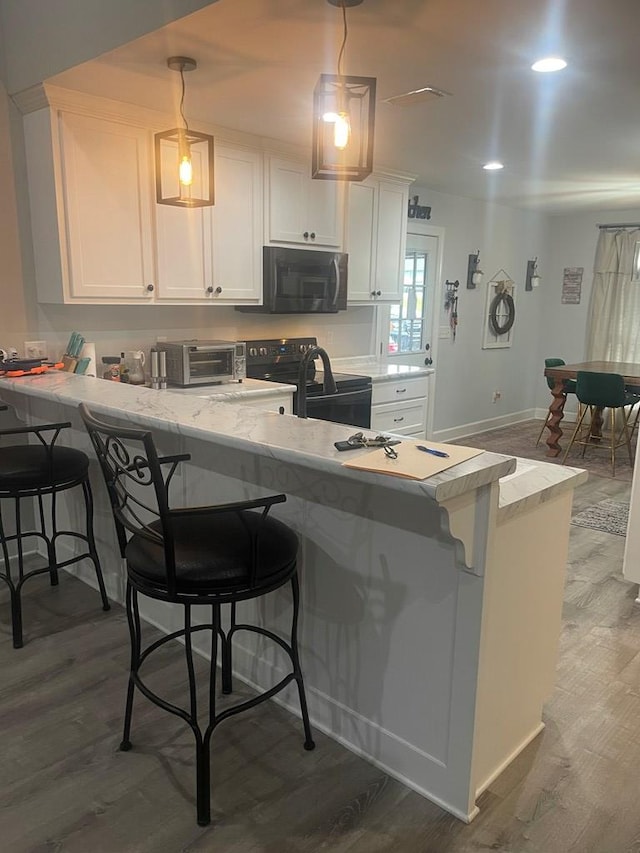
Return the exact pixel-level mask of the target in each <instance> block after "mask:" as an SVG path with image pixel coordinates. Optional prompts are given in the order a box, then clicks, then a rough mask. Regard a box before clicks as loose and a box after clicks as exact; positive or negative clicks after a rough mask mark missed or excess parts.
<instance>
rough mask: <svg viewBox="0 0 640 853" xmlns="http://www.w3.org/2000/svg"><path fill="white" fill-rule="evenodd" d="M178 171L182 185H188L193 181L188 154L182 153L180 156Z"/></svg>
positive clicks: (191, 166)
mask: <svg viewBox="0 0 640 853" xmlns="http://www.w3.org/2000/svg"><path fill="white" fill-rule="evenodd" d="M178 173H179V175H180V183H181V184H182V186H183V187H190V186H191V184H192V183H193V165H192V163H191V157H189V155H188V154H183V155H182V157H181V158H180V165H179V167H178Z"/></svg>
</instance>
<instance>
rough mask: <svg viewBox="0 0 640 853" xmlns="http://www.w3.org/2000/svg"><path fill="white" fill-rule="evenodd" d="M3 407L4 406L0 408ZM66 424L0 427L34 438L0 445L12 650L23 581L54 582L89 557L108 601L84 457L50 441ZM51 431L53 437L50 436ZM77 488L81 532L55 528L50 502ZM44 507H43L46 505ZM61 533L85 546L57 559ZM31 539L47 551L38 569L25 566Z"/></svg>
mask: <svg viewBox="0 0 640 853" xmlns="http://www.w3.org/2000/svg"><path fill="white" fill-rule="evenodd" d="M1 408H2V409H6V408H7V407H6V406H2V407H1ZM70 426H71V424H70V423H56V424H45V425H43V426H33V427H16V428H15V429H0V438H4V437H5V436H16V435H33V436H35V437H36V438H37V439H38V443H36V444H12V445H7V444H4V443H0V547H1V548H2V557H3V562H4V566H3V568H4V571H0V578H2V580H3V581H4V582H5V583H6V584H7V586H8V587H9V592H10V596H11V624H12V631H13V645H14V648H16V649H19V648H21V647H22V645H23V638H22V602H21V597H20V596H21V592H22V587H23V585H24V583H25V582H26V581H27V580H29V578H32V577H35V576H36V575H41V574H44V573H45V572H48V573H49V576H50V579H51V586H56V585H57V584H58V570H59V569H62V568H64V567H65V566H69V565H71V564H72V563H77V562H78V561H80V560H84V559H89V560H91V561H92V562H93V565H94V568H95V571H96V577H97V579H98V586H99V588H100V596H101V598H102V609H103V610H109V600H108V598H107V593H106V590H105V586H104V580H103V577H102V570H101V568H100V561H99V559H98V553H97V551H96V543H95V539H94V536H93V499H92V495H91V486H90V484H89V457H88V456H87V454H86V453H83V452H82V451H80V450H75V449H73V448H71V447H63V446H59V445H56V440H57V438H58V436H59V434H60V432H61V430H63V429H65V428H66V427H70ZM51 433H53V437H51V436H50V434H51ZM76 486H80V487H81V488H82V492H83V495H84V503H85V523H86V526H85V532H84V533H80V532H78V531H76V530H60V529H58V519H57V506H56V500H57V496H58V494H59V493H60V492H63V491H66V490H67V489H73V488H75V487H76ZM26 498H31V499H35V501H34V509H35V507H36V506H37V511H36V512H35V513H34V514H35V515H36V516H37V517H36V518H34V528H36V529H34V530H24V529H23V512H22V503H21V502H22V501H23V500H24V499H26ZM7 500H11V501H13V505H14V512H13V524H12V527H11V528H10V529H7V524H6V523H5V518H4V516H3V513H2V509H3V506H4V503H5V501H7ZM47 505H48V507H47ZM61 536H70V537H73V538H75V539H81V540H83V541H84V542H85V543H86V545H87V550H86V551H84V552H83V553H81V554H79V555H78V556H74V557H71V558H69V559H67V560H58V557H57V553H56V544H57V541H58V539H59V538H60V537H61ZM29 537H36V538H37V539H40V540H42V541H44V543H45V545H46V549H47V565H46V566H45V567H43V568H39V569H30V570H27V569H25V562H24V541H25V539H27V538H29ZM11 543H15V547H16V552H17V559H14V562H16V563H17V573H16V572H15V571H14V570H13V568H12V560H11V556H10V547H9V546H10V544H11Z"/></svg>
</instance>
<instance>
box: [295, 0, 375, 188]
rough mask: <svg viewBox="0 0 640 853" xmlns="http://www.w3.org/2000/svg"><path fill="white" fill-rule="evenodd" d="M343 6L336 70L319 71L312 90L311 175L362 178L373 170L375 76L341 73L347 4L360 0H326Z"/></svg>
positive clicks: (346, 178)
mask: <svg viewBox="0 0 640 853" xmlns="http://www.w3.org/2000/svg"><path fill="white" fill-rule="evenodd" d="M327 2H328V3H330V4H331V5H332V6H338V7H339V8H340V9H342V21H343V38H342V46H341V48H340V53H339V55H338V69H337V70H338V73H337V74H321V75H320V79H319V80H318V83H317V85H316V88H315V90H314V93H313V160H312V165H311V177H312V178H318V179H321V180H330V181H331V180H333V181H362V180H364V179H365V178H366V177H367V175H370V174H371V172H372V171H373V129H374V121H375V97H376V79H375V77H354V76H349V75H345V74H343V73H342V63H343V59H344V52H345V47H346V44H347V10H346V7H347V6H359V5H360V4H361V3H362V0H327Z"/></svg>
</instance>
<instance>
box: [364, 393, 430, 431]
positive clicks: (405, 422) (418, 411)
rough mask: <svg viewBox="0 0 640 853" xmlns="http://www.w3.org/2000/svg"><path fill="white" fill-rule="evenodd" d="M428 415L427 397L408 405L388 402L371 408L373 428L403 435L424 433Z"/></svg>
mask: <svg viewBox="0 0 640 853" xmlns="http://www.w3.org/2000/svg"><path fill="white" fill-rule="evenodd" d="M426 416H427V401H426V399H422V400H416V401H415V402H413V403H409V404H408V405H404V406H398V405H397V404H396V405H394V404H387V405H384V406H373V407H372V409H371V429H375V430H378V431H379V432H399V433H401V434H402V435H408V434H409V433H411V434H419V435H424V430H425V424H426Z"/></svg>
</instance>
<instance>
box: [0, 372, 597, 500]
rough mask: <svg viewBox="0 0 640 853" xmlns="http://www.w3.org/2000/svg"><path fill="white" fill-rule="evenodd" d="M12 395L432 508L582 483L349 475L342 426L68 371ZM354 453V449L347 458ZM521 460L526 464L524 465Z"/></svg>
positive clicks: (19, 382) (473, 466) (534, 476)
mask: <svg viewBox="0 0 640 853" xmlns="http://www.w3.org/2000/svg"><path fill="white" fill-rule="evenodd" d="M14 393H15V394H19V395H25V396H27V397H29V396H33V397H36V398H40V399H45V400H50V401H51V402H53V403H59V404H63V405H67V406H77V405H78V404H79V403H81V402H85V403H86V404H87V405H88V406H89V407H90V408H91V409H92V410H93V411H95V412H96V414H99V415H100V414H102V415H107V416H109V415H111V416H113V417H116V416H117V417H118V418H120V419H125V420H127V421H129V422H131V423H132V424H136V425H142V426H145V427H148V428H152V429H153V428H154V427H156V428H158V429H162V430H166V431H168V432H173V433H178V434H180V435H183V436H186V437H194V438H196V439H200V440H205V441H207V440H208V441H212V442H214V443H216V444H219V445H220V446H223V447H224V446H226V447H232V448H238V449H241V450H248V451H249V452H252V453H255V454H257V455H263V456H268V457H272V458H275V459H277V460H279V461H281V462H283V463H289V464H298V465H302V466H304V467H309V468H313V469H314V470H317V471H319V472H323V473H331V474H332V475H334V476H341V477H346V478H349V479H358V480H359V481H361V482H366V483H369V484H371V485H372V486H378V487H382V488H388V489H392V490H398V491H403V492H409V493H413V494H415V495H417V496H420V495H423V496H425V497H429V498H431V499H433V500H436V501H437V502H439V503H441V502H443V501H446V500H448V499H451V498H453V497H456V496H458V495H462V494H465V493H467V492H469V491H472V490H474V489H476V488H478V487H480V486H483V485H486V484H488V483H491V482H494V481H496V480H498V479H499V478H502V477H506V475H509V474H512V473H513V474H514V475H515V476H513V477H512V478H509V479H507V480H505V481H504V484H502V485H501V499H500V512H501V513H509V514H513V513H514V512H517V511H519V508H523V509H524V508H525V506H529V505H530V504H531V503H535V502H540V501H541V500H544V499H546V497H545V495H551V494H552V493H557V491H558V490H564V489H566V488H573V486H575V485H577V482H576V478H579V480H578V482H580V481H582V479H583V478H585V479H586V474H585V473H584V472H581V471H580V470H579V469H573V468H566V467H562V466H559V465H553V464H549V463H533V465H534V467H533V468H527V469H526V470H525V469H521V470H520V472H518V470H517V468H516V459H515V458H514V457H509V456H502V455H500V454H496V453H488V452H483V453H481V454H480V455H479V456H476V457H474V458H473V459H469V460H468V461H466V462H463V463H461V464H459V465H456V466H454V467H453V468H449V469H448V470H446V471H443V472H441V473H440V474H437V475H435V476H434V477H430V478H429V479H427V480H420V481H417V480H408V479H403V478H401V477H389V476H384V475H380V474H375V473H371V472H365V471H356V470H354V469H351V468H344V467H343V465H342V463H343V462H344V455H343V454H342V453H340V452H339V451H337V450H335V448H334V446H333V443H334V442H335V441H340V440H344V439H345V438H347V437H348V435H349V433H350V429H349V427H345V426H344V425H341V424H334V423H330V422H328V421H319V420H314V419H312V418H309V419H300V418H296V417H294V416H293V415H280V414H277V413H276V412H268V411H264V410H262V409H258V408H254V407H252V406H250V405H245V404H244V402H235V403H234V404H233V405H228V404H227V403H225V402H223V401H219V400H214V399H206V398H203V397H201V396H199V395H193V394H184V393H181V392H178V393H176V392H174V391H171V390H167V391H161V392H160V391H155V390H152V389H151V388H145V387H142V386H131V385H123V384H121V383H119V382H107V381H105V380H102V379H95V378H93V377H88V376H76V375H74V374H71V373H64V372H50V373H46V374H43V375H41V376H25V377H20V378H17V379H8V378H3V379H0V400H2V399H4V400H6V402H7V403H9V404H11V397H12V396H13V394H14ZM61 417H62V416H61ZM370 434H371V435H373V434H374V432H372V431H370ZM359 452H360V451H353V452H352V454H351V455H350V458H351V459H353V458H354V455H353V454H354V453H359ZM361 452H362V453H367V452H368V451H367V450H363V451H361ZM521 462H522V463H523V464H524V463H529V462H530V460H521Z"/></svg>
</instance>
